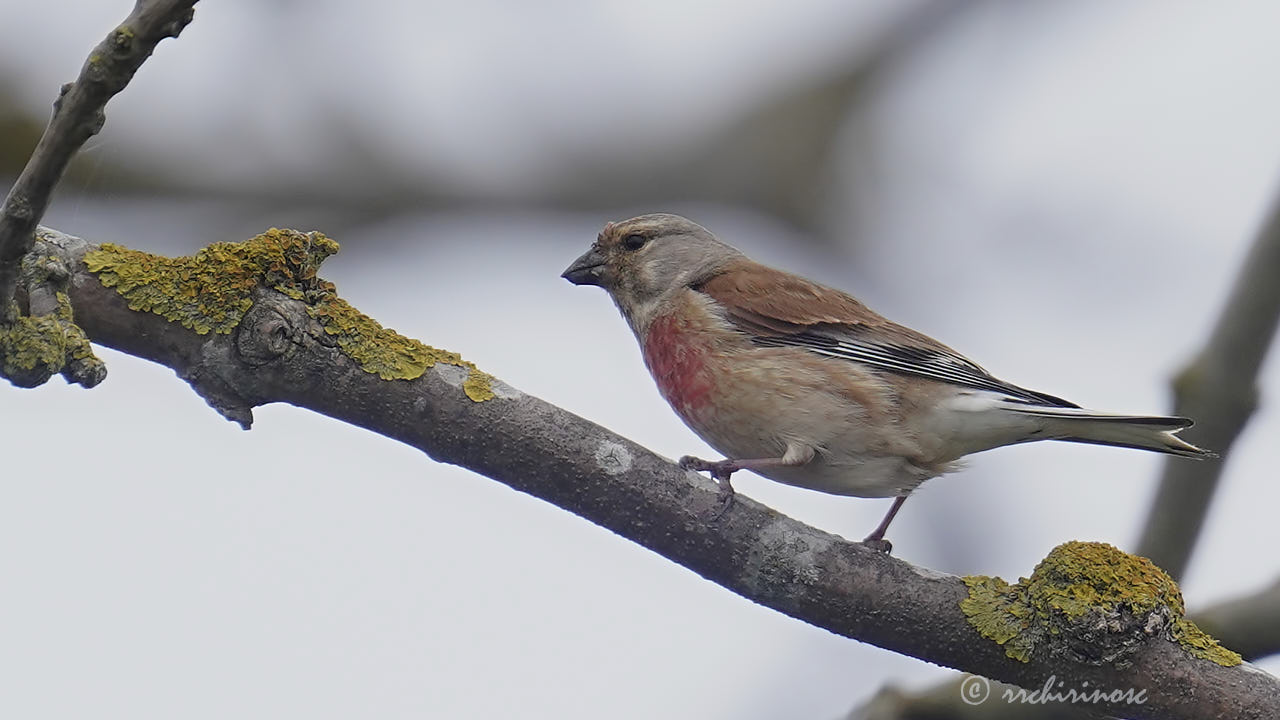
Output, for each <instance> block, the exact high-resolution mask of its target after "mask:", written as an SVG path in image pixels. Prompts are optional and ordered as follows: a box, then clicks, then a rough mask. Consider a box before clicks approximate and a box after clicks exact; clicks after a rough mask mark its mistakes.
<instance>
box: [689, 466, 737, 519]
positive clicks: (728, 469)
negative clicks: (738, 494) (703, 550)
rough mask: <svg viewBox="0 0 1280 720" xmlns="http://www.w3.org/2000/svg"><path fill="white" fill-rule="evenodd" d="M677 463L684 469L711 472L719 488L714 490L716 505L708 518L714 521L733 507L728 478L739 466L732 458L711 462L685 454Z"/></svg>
mask: <svg viewBox="0 0 1280 720" xmlns="http://www.w3.org/2000/svg"><path fill="white" fill-rule="evenodd" d="M679 465H680V467H682V468H684V469H685V470H693V471H695V472H710V473H711V477H712V478H714V479H715V481H716V484H717V485H718V486H719V489H718V491H717V492H716V498H717V500H718V503H717V504H718V507H717V508H716V510H715V512H713V513H712V514H711V516H710V518H709V520H710V521H711V522H715V521H717V520H719V519H720V518H722V517H724V514H725V513H727V512H729V508H731V507H733V496H734V492H733V484H732V483H730V482H729V478H730V477H731V476H732V475H733V473H734V472H736V471H738V470H740V469H741V468H740V466H739V465H738V464H737V463H736V462H734V461H733V460H720V461H717V462H712V461H710V460H703V459H702V458H696V457H694V456H692V455H685V456H684V457H682V458H680V462H679Z"/></svg>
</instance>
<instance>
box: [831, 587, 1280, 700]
mask: <svg viewBox="0 0 1280 720" xmlns="http://www.w3.org/2000/svg"><path fill="white" fill-rule="evenodd" d="M1192 619H1193V620H1194V621H1195V623H1196V625H1198V626H1200V627H1201V628H1202V629H1203V630H1204V631H1205V632H1207V633H1209V634H1210V635H1213V636H1214V637H1216V638H1217V639H1218V641H1219V642H1221V643H1222V644H1223V645H1226V646H1227V647H1229V648H1231V649H1233V650H1235V651H1237V652H1239V653H1240V655H1241V656H1242V657H1243V658H1244V659H1245V660H1250V661H1252V660H1259V659H1261V658H1264V657H1267V656H1268V655H1274V654H1276V653H1280V580H1277V581H1276V582H1275V583H1274V584H1272V585H1271V586H1270V587H1268V588H1266V589H1265V590H1262V591H1261V592H1258V593H1255V594H1253V595H1249V596H1246V597H1242V598H1237V599H1235V600H1228V601H1226V602H1221V603H1218V604H1216V605H1213V606H1211V607H1208V608H1206V609H1204V610H1202V611H1200V612H1197V613H1195V614H1193V616H1192ZM967 680H968V679H967V678H961V679H956V680H948V681H946V682H943V683H939V684H938V685H935V686H934V687H931V688H929V689H927V690H924V691H921V692H918V693H908V692H904V691H901V690H899V689H897V688H894V687H886V688H884V689H882V690H880V692H878V693H876V694H875V696H874V697H872V698H871V699H870V700H868V701H867V702H866V703H864V704H863V705H861V706H859V707H856V708H854V709H853V711H851V712H850V713H849V714H848V715H847V716H846V718H845V720H1089V718H1095V717H1098V715H1097V713H1091V712H1088V711H1086V710H1081V709H1080V708H1078V707H1072V706H1069V705H1065V704H1048V705H1039V704H1019V703H1008V702H997V701H995V700H993V699H998V698H1001V697H1002V695H1003V694H1004V692H1005V691H1006V690H1010V689H1012V687H1013V686H1011V685H1007V684H1005V683H992V684H991V686H990V690H991V693H990V698H991V699H988V700H987V701H986V702H982V703H974V702H972V698H969V700H967V701H966V696H965V695H964V694H963V693H964V690H965V685H964V684H965V682H967Z"/></svg>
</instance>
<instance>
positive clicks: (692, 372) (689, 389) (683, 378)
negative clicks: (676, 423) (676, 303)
mask: <svg viewBox="0 0 1280 720" xmlns="http://www.w3.org/2000/svg"><path fill="white" fill-rule="evenodd" d="M706 360H707V347H706V344H705V343H702V342H698V336H697V333H696V331H693V330H691V329H690V328H689V327H687V326H686V325H685V323H683V322H681V321H679V320H677V319H676V318H675V317H674V316H671V315H664V316H662V317H659V318H657V319H656V320H654V321H653V324H651V325H650V326H649V333H648V335H646V336H645V341H644V364H645V365H646V366H647V367H648V368H649V373H650V374H651V375H653V379H654V380H655V381H656V382H657V383H658V390H659V391H660V392H661V393H662V397H664V398H666V399H667V402H668V403H670V404H671V407H672V408H674V409H675V411H676V412H678V413H680V415H681V416H683V417H686V418H687V417H691V416H693V415H696V414H697V413H698V411H699V410H701V409H702V408H703V407H705V406H706V404H707V402H708V401H709V397H708V396H709V395H710V393H711V389H712V382H711V377H710V374H709V373H708V372H707V362H706Z"/></svg>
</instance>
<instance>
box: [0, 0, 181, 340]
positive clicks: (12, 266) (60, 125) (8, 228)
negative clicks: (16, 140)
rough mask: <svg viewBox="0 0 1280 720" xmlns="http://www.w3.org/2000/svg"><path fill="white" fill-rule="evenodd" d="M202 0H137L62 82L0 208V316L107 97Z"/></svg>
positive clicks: (0, 318) (4, 318) (98, 125)
mask: <svg viewBox="0 0 1280 720" xmlns="http://www.w3.org/2000/svg"><path fill="white" fill-rule="evenodd" d="M196 1H197V0H136V2H135V3H134V6H133V12H131V13H129V16H128V17H126V18H125V19H124V22H123V23H121V24H120V26H119V27H117V28H116V29H115V30H112V31H111V34H110V35H108V36H107V37H106V39H105V40H103V41H102V42H100V43H98V46H97V47H95V48H94V49H93V52H92V53H90V54H89V59H88V60H86V61H85V64H84V67H82V68H81V69H80V76H79V77H78V78H76V81H75V82H72V83H67V84H66V85H63V86H62V92H61V94H60V95H59V96H58V99H57V100H56V101H55V102H54V104H53V117H52V118H50V120H49V126H48V127H47V128H45V131H44V135H42V136H41V137H40V142H39V143H37V144H36V149H35V150H34V151H33V152H32V154H31V158H30V159H29V160H28V161H27V165H26V167H24V168H23V170H22V173H21V174H20V175H19V176H18V180H17V182H15V183H14V185H13V187H12V188H11V189H10V190H9V195H8V196H7V197H6V198H5V201H4V206H3V207H0V323H3V322H9V321H12V320H13V319H14V318H13V312H12V307H11V304H12V301H13V297H14V291H15V288H16V286H17V280H18V270H19V265H20V263H21V260H22V256H23V255H25V254H26V253H27V251H29V250H30V249H31V244H32V242H33V241H34V238H33V237H32V233H33V232H34V231H35V229H36V226H37V225H38V224H39V222H40V218H42V217H44V211H45V210H46V209H47V208H48V207H49V199H50V198H51V197H52V196H53V188H54V186H55V185H57V183H58V180H59V179H60V178H61V177H62V173H63V171H65V170H66V168H67V164H68V163H70V162H71V158H72V156H73V155H75V153H76V151H78V150H79V149H80V146H82V145H84V143H85V142H86V141H87V140H88V139H89V138H91V137H93V136H94V135H96V134H97V133H98V131H99V130H101V129H102V124H103V123H104V122H105V121H106V115H105V113H104V108H105V107H106V105H107V101H108V100H110V99H111V98H112V96H114V95H115V94H116V93H118V92H120V91H121V90H123V89H124V87H125V85H127V84H128V83H129V81H130V80H131V79H132V78H133V75H134V73H136V72H137V71H138V68H140V67H142V63H143V62H144V61H145V60H146V59H147V58H148V57H150V56H151V53H152V51H154V50H155V48H156V45H157V44H159V43H160V41H161V40H163V39H165V38H167V37H177V36H178V33H179V32H181V31H182V29H183V28H184V27H186V26H187V23H189V22H191V17H192V12H193V6H194V5H195V3H196Z"/></svg>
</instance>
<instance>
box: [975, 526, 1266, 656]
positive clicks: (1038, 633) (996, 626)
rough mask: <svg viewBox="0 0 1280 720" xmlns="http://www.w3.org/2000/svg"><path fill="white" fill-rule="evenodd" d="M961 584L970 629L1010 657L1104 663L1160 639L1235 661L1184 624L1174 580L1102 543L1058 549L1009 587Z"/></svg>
mask: <svg viewBox="0 0 1280 720" xmlns="http://www.w3.org/2000/svg"><path fill="white" fill-rule="evenodd" d="M964 582H965V584H966V585H968V587H969V596H968V597H967V598H965V599H964V600H962V601H961V603H960V608H961V610H963V611H964V613H965V616H966V617H968V619H969V624H970V625H972V626H974V627H975V628H977V630H978V632H979V633H981V634H982V636H983V637H985V638H987V639H989V640H994V641H995V642H997V643H999V644H1000V645H1003V646H1004V648H1005V654H1006V655H1008V656H1009V657H1011V658H1014V659H1016V660H1021V661H1023V662H1028V661H1030V660H1031V657H1032V655H1033V654H1034V653H1040V652H1044V653H1049V654H1054V655H1063V656H1066V657H1067V658H1069V659H1070V660H1072V661H1075V662H1079V663H1084V664H1089V665H1111V664H1116V663H1123V662H1124V661H1125V660H1127V659H1128V658H1129V657H1130V656H1132V655H1133V654H1134V653H1135V652H1137V651H1138V649H1139V648H1140V647H1141V646H1142V645H1143V643H1145V642H1147V641H1148V640H1149V639H1151V638H1154V637H1161V638H1164V639H1168V640H1173V641H1176V642H1177V643H1178V644H1179V645H1180V646H1182V647H1183V648H1184V649H1185V650H1186V651H1187V652H1188V653H1190V654H1191V655H1192V656H1194V657H1197V658H1201V659H1204V660H1210V661H1212V662H1215V663H1218V664H1219V665H1224V666H1231V665H1238V664H1240V662H1241V659H1240V656H1239V655H1237V654H1235V653H1233V652H1231V651H1230V650H1227V649H1226V648H1223V647H1222V646H1221V645H1219V644H1218V643H1217V641H1215V640H1214V639H1213V638H1212V637H1210V636H1208V635H1207V634H1205V633H1204V632H1203V631H1201V630H1200V629H1199V628H1197V627H1196V626H1195V624H1194V623H1192V622H1191V621H1190V620H1187V619H1186V617H1185V608H1184V606H1183V603H1182V593H1181V591H1180V590H1179V589H1178V585H1177V583H1175V582H1174V581H1173V578H1171V577H1169V575H1168V574H1166V573H1165V572H1164V571H1163V570H1161V569H1160V568H1158V567H1156V566H1155V564H1153V563H1152V562H1151V561H1150V560H1148V559H1146V558H1142V557H1137V556H1134V555H1129V554H1128V553H1124V552H1121V551H1120V550H1118V549H1116V548H1114V547H1112V546H1111V545H1107V544H1105V543H1084V542H1069V543H1065V544H1063V545H1059V546H1058V547H1056V548H1054V549H1053V551H1052V552H1050V553H1049V555H1048V556H1047V557H1046V558H1045V559H1044V560H1042V561H1041V562H1040V564H1039V565H1037V566H1036V568H1035V571H1034V572H1032V574H1031V577H1030V578H1023V579H1022V580H1021V581H1019V582H1018V583H1017V584H1016V585H1009V584H1008V583H1006V582H1005V581H1004V580H1001V579H1000V578H992V577H986V576H969V577H966V578H964Z"/></svg>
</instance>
